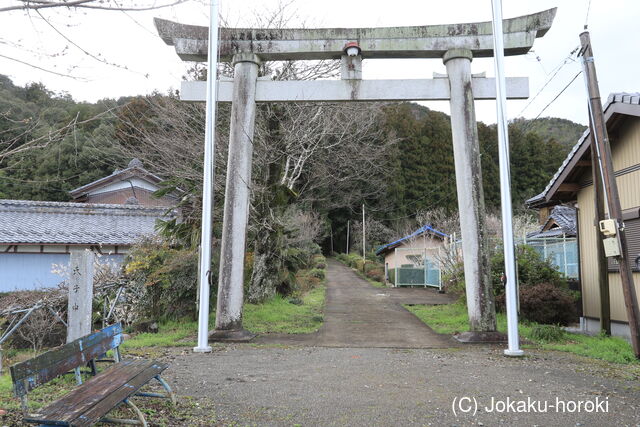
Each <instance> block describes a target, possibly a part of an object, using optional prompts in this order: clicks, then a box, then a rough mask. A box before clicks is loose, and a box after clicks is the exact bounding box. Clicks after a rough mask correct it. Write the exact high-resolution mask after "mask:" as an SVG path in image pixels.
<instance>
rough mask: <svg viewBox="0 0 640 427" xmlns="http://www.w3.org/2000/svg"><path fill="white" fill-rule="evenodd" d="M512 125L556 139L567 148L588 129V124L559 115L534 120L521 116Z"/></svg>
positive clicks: (543, 136)
mask: <svg viewBox="0 0 640 427" xmlns="http://www.w3.org/2000/svg"><path fill="white" fill-rule="evenodd" d="M585 110H586V107H585ZM585 114H586V111H585ZM511 125H512V126H517V127H519V128H520V130H521V131H522V132H533V133H537V134H538V135H540V136H541V137H542V138H545V139H555V140H556V141H558V142H559V143H560V145H562V146H563V147H565V148H567V149H571V147H573V146H574V145H575V143H576V142H577V141H578V139H579V138H580V137H581V136H582V133H583V132H584V131H585V130H586V129H587V128H586V126H582V125H581V124H578V123H574V122H572V121H571V120H567V119H560V118H557V117H542V118H539V119H534V120H526V119H523V118H519V119H516V120H514V121H513V122H512V123H511Z"/></svg>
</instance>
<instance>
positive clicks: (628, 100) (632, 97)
mask: <svg viewBox="0 0 640 427" xmlns="http://www.w3.org/2000/svg"><path fill="white" fill-rule="evenodd" d="M616 103H620V104H630V105H640V93H638V92H636V93H626V92H621V93H612V94H611V95H609V98H608V99H607V103H606V104H605V105H604V106H603V111H604V112H606V111H607V109H608V108H609V107H610V106H611V105H612V104H616ZM585 144H589V129H587V130H586V131H584V133H583V134H582V136H581V137H580V139H578V142H576V144H575V145H574V146H573V148H572V149H571V151H570V152H569V154H567V158H566V159H564V162H562V164H561V165H560V167H559V168H558V171H557V172H556V173H555V175H553V177H552V178H551V180H550V181H549V183H548V184H547V186H546V187H545V189H544V191H542V193H540V194H538V195H536V196H533V197H532V198H530V199H529V200H527V201H526V202H525V203H526V204H527V206H529V207H532V206H536V205H537V204H538V203H539V202H542V201H544V200H545V198H546V197H547V193H549V190H550V189H551V187H553V185H554V184H555V183H556V181H557V180H558V178H560V175H561V174H562V172H563V171H564V170H565V168H566V167H567V166H568V165H569V163H570V162H571V161H572V160H573V158H574V157H575V155H576V154H577V153H578V152H582V148H583V147H584V145H585Z"/></svg>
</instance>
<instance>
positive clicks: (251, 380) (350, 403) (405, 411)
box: [166, 262, 640, 426]
mask: <svg viewBox="0 0 640 427" xmlns="http://www.w3.org/2000/svg"><path fill="white" fill-rule="evenodd" d="M328 277H329V283H328V294H327V305H326V313H325V325H324V327H323V328H322V329H321V330H320V331H319V332H318V333H317V334H311V335H306V336H303V337H298V338H297V339H296V340H297V341H296V340H284V339H282V338H276V339H262V341H261V342H262V343H259V344H243V345H216V346H215V347H214V352H213V353H211V354H194V353H192V352H190V351H182V352H180V353H176V354H172V355H171V356H170V358H171V359H173V360H172V361H171V368H170V369H169V370H168V371H167V375H166V376H167V377H168V378H169V379H170V380H171V381H172V383H173V384H174V385H175V386H176V388H177V390H178V393H179V394H180V395H182V396H193V397H194V399H195V400H196V401H198V400H199V401H200V402H201V407H202V408H204V407H207V408H211V407H212V408H213V410H214V411H215V412H214V413H209V412H207V414H206V416H208V417H209V420H208V421H206V422H204V423H202V422H201V421H198V422H195V421H193V422H190V424H192V425H259V426H263V425H264V426H294V425H304V426H403V425H418V426H420V425H438V426H439V425H449V426H453V425H517V426H519V425H529V426H531V425H549V426H614V425H630V426H633V425H640V387H639V383H638V379H639V377H638V375H639V374H640V369H638V368H637V367H635V368H629V367H619V366H612V365H609V364H606V363H599V362H593V361H589V360H586V359H582V358H578V357H575V356H571V355H569V354H565V353H554V352H531V351H528V352H527V357H525V358H518V359H512V358H506V357H504V356H503V355H502V349H501V348H498V347H491V346H465V347H463V346H461V345H456V344H455V343H453V342H452V341H451V340H450V339H448V338H446V337H442V336H439V335H437V334H435V333H434V332H433V331H432V330H430V329H429V328H427V327H426V326H424V325H423V324H422V323H420V322H418V321H417V320H416V319H415V318H414V317H413V316H412V315H411V314H410V313H409V312H407V311H406V310H404V309H402V307H400V306H399V303H418V302H421V303H425V302H426V303H442V302H446V298H447V297H446V296H443V295H439V294H437V293H434V292H430V291H429V290H427V291H424V290H421V289H414V290H408V289H376V288H373V287H371V286H369V285H368V284H367V283H366V282H365V281H362V280H360V279H359V278H357V276H356V275H355V274H354V273H353V272H352V271H350V270H349V269H347V268H345V267H343V266H342V265H340V264H337V263H335V262H330V263H329V267H328ZM275 342H279V343H280V344H274V343H275ZM283 343H284V344H283ZM389 347H397V348H389ZM172 351H177V350H172ZM461 398H462V401H460V399H461ZM466 398H468V400H467V399H466ZM474 399H475V400H474ZM492 399H495V400H496V401H498V402H503V403H498V409H507V408H508V409H509V410H510V411H511V412H504V411H503V412H496V411H493V412H492V411H491V409H492V406H493V403H492ZM507 399H511V401H512V402H513V401H516V402H519V401H523V402H525V403H526V404H528V405H529V402H531V405H533V406H530V405H529V406H527V407H526V408H524V409H526V410H527V412H526V413H524V412H515V411H517V410H518V409H522V408H521V407H520V408H519V407H518V406H517V405H518V403H516V404H512V405H511V406H507V407H505V408H501V407H500V405H501V404H508V403H509V401H508V400H507ZM578 401H582V402H583V403H582V404H581V410H580V411H578V409H577V408H574V407H573V406H572V405H574V403H572V402H578ZM587 402H589V403H587ZM575 404H576V405H578V403H575ZM598 404H599V406H597V405H598ZM606 404H608V406H606ZM520 405H522V404H521V403H520ZM563 405H564V406H563ZM585 405H586V406H585ZM592 406H593V407H592ZM454 408H455V410H456V413H454ZM476 408H477V409H476ZM532 408H533V410H537V412H532ZM589 409H590V410H592V411H593V410H595V409H600V410H602V411H606V412H598V413H595V412H588V411H587V410H589ZM464 410H470V411H471V413H463V411H464ZM572 410H573V413H572V412H571V411H572ZM207 411H209V410H207Z"/></svg>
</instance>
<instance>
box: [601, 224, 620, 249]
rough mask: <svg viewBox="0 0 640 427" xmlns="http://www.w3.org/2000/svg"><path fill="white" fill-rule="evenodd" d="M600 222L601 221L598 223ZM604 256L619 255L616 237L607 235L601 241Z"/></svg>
mask: <svg viewBox="0 0 640 427" xmlns="http://www.w3.org/2000/svg"><path fill="white" fill-rule="evenodd" d="M600 224H602V222H601V223H600ZM602 245H603V246H604V254H605V256H606V257H613V256H620V244H619V243H618V238H617V237H608V238H606V239H604V240H603V241H602Z"/></svg>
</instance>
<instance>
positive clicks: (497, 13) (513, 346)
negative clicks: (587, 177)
mask: <svg viewBox="0 0 640 427" xmlns="http://www.w3.org/2000/svg"><path fill="white" fill-rule="evenodd" d="M491 6H492V11H493V56H494V61H495V69H496V87H497V96H496V108H497V115H498V122H497V123H498V140H499V144H498V154H499V160H500V206H501V208H502V238H503V243H502V246H503V250H504V266H505V269H504V272H505V276H506V289H505V292H506V305H507V335H508V339H509V348H508V349H506V350H504V354H505V355H507V356H522V355H523V354H524V352H523V351H522V350H521V349H520V338H519V336H518V293H517V280H518V273H517V270H516V255H515V244H514V241H513V208H512V206H511V176H510V173H509V132H508V127H507V126H508V122H507V97H506V86H507V85H506V80H505V77H504V34H503V31H502V1H501V0H492V1H491Z"/></svg>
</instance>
